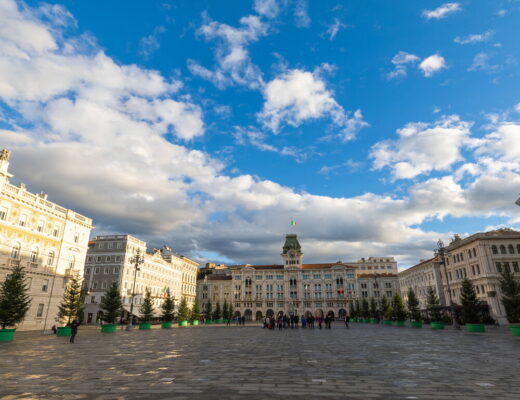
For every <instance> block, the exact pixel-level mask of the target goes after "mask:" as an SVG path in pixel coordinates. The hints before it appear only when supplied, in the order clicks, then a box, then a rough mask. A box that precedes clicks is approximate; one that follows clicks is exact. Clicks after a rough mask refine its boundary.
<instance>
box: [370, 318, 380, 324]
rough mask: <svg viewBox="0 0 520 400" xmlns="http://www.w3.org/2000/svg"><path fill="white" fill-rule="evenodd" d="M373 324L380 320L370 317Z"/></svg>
mask: <svg viewBox="0 0 520 400" xmlns="http://www.w3.org/2000/svg"><path fill="white" fill-rule="evenodd" d="M370 323H371V324H379V320H378V319H377V318H370Z"/></svg>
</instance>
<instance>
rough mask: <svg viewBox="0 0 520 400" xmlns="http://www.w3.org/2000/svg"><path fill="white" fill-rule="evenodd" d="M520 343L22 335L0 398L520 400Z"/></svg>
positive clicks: (184, 334)
mask: <svg viewBox="0 0 520 400" xmlns="http://www.w3.org/2000/svg"><path fill="white" fill-rule="evenodd" d="M519 339H520V338H515V337H512V336H510V335H509V334H508V333H507V331H506V330H505V329H502V330H497V328H492V329H490V332H488V333H486V334H470V333H466V332H464V331H453V330H451V329H450V328H448V329H447V330H445V331H432V330H431V329H429V328H427V327H425V328H423V329H411V328H398V327H393V326H382V325H370V324H352V326H351V329H350V330H346V329H345V328H344V326H343V325H341V324H339V323H338V324H336V325H333V329H331V330H326V329H323V330H321V331H320V330H318V329H314V330H310V329H305V330H304V329H294V330H290V329H289V330H284V331H278V330H275V331H268V330H265V329H262V328H261V327H258V326H245V327H235V326H232V327H225V326H200V327H188V328H174V329H171V330H164V329H163V330H161V329H154V330H152V331H133V332H125V331H118V332H117V333H116V334H101V333H99V332H98V331H97V330H96V329H94V328H89V327H80V331H79V334H78V337H77V339H76V343H75V344H69V343H68V338H61V337H54V336H37V335H36V334H32V335H31V334H24V333H21V334H20V335H19V336H18V338H17V339H16V340H15V341H14V342H12V343H3V344H1V343H0V355H1V359H0V399H133V398H153V399H221V400H225V399H242V398H244V399H278V398H280V399H282V398H284V399H288V398H304V397H305V398H306V399H315V398H322V397H323V398H338V399H339V398H342V399H348V398H356V399H488V398H489V399H491V398H497V399H498V398H499V399H519V398H520V374H519V371H520V360H519V354H520V351H519V350H520V340H519Z"/></svg>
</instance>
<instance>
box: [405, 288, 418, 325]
mask: <svg viewBox="0 0 520 400" xmlns="http://www.w3.org/2000/svg"><path fill="white" fill-rule="evenodd" d="M406 305H407V306H408V315H409V316H410V326H411V327H412V328H422V322H421V312H420V311H419V300H417V296H416V295H415V292H414V291H413V289H412V288H410V289H408V299H407V301H406Z"/></svg>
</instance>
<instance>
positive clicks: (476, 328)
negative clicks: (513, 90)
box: [460, 278, 486, 332]
mask: <svg viewBox="0 0 520 400" xmlns="http://www.w3.org/2000/svg"><path fill="white" fill-rule="evenodd" d="M460 302H461V303H462V319H463V321H464V324H465V325H466V330H467V331H468V332H485V331H486V327H485V326H484V324H483V323H482V303H481V302H480V300H479V299H477V292H476V291H475V287H474V286H473V283H471V281H470V280H469V279H468V278H464V280H463V281H462V288H461V290H460Z"/></svg>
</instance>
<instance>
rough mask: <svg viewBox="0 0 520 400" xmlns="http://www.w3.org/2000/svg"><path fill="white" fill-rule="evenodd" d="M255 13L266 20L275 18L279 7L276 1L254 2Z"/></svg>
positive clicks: (260, 0)
mask: <svg viewBox="0 0 520 400" xmlns="http://www.w3.org/2000/svg"><path fill="white" fill-rule="evenodd" d="M254 9H255V11H256V12H257V13H258V14H260V15H263V16H265V17H267V18H275V17H277V16H278V13H279V12H280V7H279V6H278V3H277V2H276V0H255V3H254Z"/></svg>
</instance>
